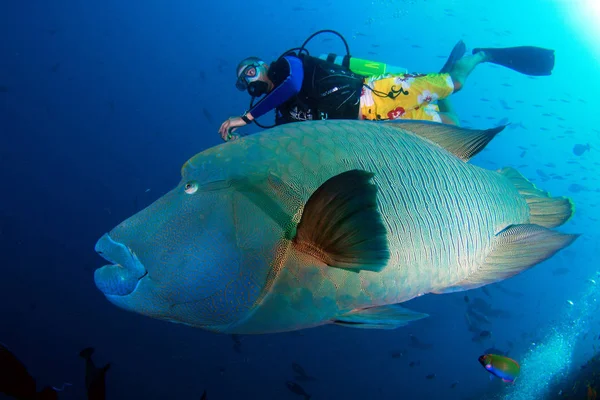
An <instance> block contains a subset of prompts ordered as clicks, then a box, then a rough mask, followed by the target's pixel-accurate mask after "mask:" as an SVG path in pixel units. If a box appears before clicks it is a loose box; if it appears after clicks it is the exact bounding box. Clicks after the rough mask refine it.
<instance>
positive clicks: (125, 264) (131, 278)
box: [94, 233, 148, 296]
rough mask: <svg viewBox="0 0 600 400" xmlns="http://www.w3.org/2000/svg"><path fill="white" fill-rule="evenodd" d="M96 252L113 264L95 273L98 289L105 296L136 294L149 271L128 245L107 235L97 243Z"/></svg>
mask: <svg viewBox="0 0 600 400" xmlns="http://www.w3.org/2000/svg"><path fill="white" fill-rule="evenodd" d="M95 250H96V252H97V253H98V254H99V255H101V256H102V257H103V258H105V259H106V260H107V261H109V262H111V263H112V264H110V265H105V266H103V267H101V268H99V269H97V270H96V271H95V272H94V282H95V283H96V287H97V288H98V289H99V290H100V291H101V292H102V293H103V294H104V295H105V296H127V295H130V294H131V293H133V292H135V290H136V289H137V287H138V285H139V283H140V281H141V280H142V278H144V277H145V276H146V275H148V270H146V268H145V267H144V265H143V264H142V262H141V261H140V260H139V258H138V257H137V256H136V255H135V253H134V252H133V251H132V250H131V249H130V248H129V247H127V246H126V245H124V244H122V243H119V242H116V241H114V240H113V239H112V238H111V237H110V235H109V234H108V233H105V234H104V235H103V236H102V237H101V238H100V239H99V240H98V242H97V243H96V247H95Z"/></svg>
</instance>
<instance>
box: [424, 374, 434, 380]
mask: <svg viewBox="0 0 600 400" xmlns="http://www.w3.org/2000/svg"><path fill="white" fill-rule="evenodd" d="M434 378H435V374H429V375H427V376H426V377H425V379H434Z"/></svg>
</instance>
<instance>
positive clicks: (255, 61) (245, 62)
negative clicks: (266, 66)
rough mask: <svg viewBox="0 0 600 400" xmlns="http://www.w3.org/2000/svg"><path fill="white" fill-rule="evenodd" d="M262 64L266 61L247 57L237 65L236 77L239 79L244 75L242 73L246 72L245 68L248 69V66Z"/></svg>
mask: <svg viewBox="0 0 600 400" xmlns="http://www.w3.org/2000/svg"><path fill="white" fill-rule="evenodd" d="M260 63H264V61H263V60H262V59H260V58H258V57H254V56H253V57H246V58H244V59H243V60H242V61H240V63H239V64H238V65H237V67H236V69H235V74H236V76H237V77H238V78H239V77H240V74H241V73H242V71H243V70H244V68H246V67H247V66H248V65H251V64H260Z"/></svg>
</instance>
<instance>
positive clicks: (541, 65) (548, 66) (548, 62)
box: [473, 46, 554, 76]
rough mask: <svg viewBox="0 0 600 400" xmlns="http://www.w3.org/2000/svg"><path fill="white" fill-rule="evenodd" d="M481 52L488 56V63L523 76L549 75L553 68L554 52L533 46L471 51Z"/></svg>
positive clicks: (474, 50)
mask: <svg viewBox="0 0 600 400" xmlns="http://www.w3.org/2000/svg"><path fill="white" fill-rule="evenodd" d="M481 51H483V52H484V53H485V54H487V55H488V57H489V60H488V62H491V63H493V64H498V65H502V66H503V67H506V68H510V69H512V70H514V71H517V72H520V73H522V74H525V75H530V76H546V75H551V74H552V69H553V68H554V50H550V49H542V48H541V47H533V46H520V47H506V48H477V49H473V54H477V53H479V52H481Z"/></svg>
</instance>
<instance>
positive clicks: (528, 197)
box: [498, 168, 575, 228]
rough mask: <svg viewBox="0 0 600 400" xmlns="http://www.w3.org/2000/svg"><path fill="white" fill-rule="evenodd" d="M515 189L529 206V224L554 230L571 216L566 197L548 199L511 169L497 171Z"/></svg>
mask: <svg viewBox="0 0 600 400" xmlns="http://www.w3.org/2000/svg"><path fill="white" fill-rule="evenodd" d="M498 172H499V173H500V174H501V175H503V176H504V177H506V178H507V179H508V180H510V181H511V183H512V184H513V185H514V186H515V187H516V188H517V190H518V191H519V194H520V195H521V196H523V198H524V199H525V201H526V202H527V205H528V206H529V222H531V223H532V224H536V225H540V226H543V227H545V228H555V227H557V226H560V225H562V224H564V223H565V222H567V221H568V220H569V218H571V217H572V216H573V212H574V208H575V207H574V205H573V202H572V201H571V200H570V199H568V198H566V197H550V194H549V193H548V192H545V191H543V190H540V189H538V188H536V187H535V185H534V184H533V183H531V182H530V181H529V180H527V178H525V177H524V176H523V175H521V174H520V173H519V172H518V171H517V170H515V169H513V168H503V169H501V170H499V171H498Z"/></svg>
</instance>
